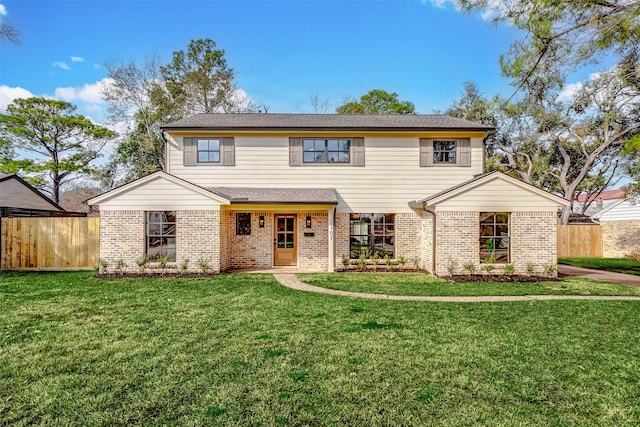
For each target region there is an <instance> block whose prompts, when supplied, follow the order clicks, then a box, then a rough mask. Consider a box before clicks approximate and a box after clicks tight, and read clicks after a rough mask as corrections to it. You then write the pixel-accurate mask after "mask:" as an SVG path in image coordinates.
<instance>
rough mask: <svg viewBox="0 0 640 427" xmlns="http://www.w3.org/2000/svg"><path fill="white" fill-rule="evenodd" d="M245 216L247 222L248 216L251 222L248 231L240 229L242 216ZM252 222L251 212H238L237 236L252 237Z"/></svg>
mask: <svg viewBox="0 0 640 427" xmlns="http://www.w3.org/2000/svg"><path fill="white" fill-rule="evenodd" d="M241 215H243V216H245V215H246V216H245V220H246V219H247V216H248V220H249V224H248V229H244V230H241V229H240V216H241ZM251 221H252V216H251V212H236V236H251V225H252V224H251Z"/></svg>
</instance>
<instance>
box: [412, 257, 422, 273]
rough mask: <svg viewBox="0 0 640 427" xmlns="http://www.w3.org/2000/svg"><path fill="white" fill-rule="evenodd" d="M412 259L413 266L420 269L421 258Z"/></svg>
mask: <svg viewBox="0 0 640 427" xmlns="http://www.w3.org/2000/svg"><path fill="white" fill-rule="evenodd" d="M411 261H412V262H413V268H415V269H416V270H420V258H418V257H415V258H413V259H412V260H411Z"/></svg>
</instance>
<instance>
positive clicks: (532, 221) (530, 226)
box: [511, 212, 558, 274]
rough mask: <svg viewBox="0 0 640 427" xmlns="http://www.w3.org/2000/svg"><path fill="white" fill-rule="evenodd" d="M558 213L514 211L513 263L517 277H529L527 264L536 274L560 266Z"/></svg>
mask: <svg viewBox="0 0 640 427" xmlns="http://www.w3.org/2000/svg"><path fill="white" fill-rule="evenodd" d="M557 224H558V219H557V216H556V214H555V212H513V213H512V214H511V262H512V263H513V265H514V267H515V269H516V274H525V272H526V266H527V263H532V264H533V265H534V266H535V272H536V273H539V274H541V273H543V271H544V268H545V267H547V266H549V265H556V264H557V238H556V232H557Z"/></svg>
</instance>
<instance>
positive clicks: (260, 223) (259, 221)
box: [258, 215, 264, 228]
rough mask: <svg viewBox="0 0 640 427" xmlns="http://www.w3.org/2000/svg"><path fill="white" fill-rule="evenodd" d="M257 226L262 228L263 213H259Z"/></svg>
mask: <svg viewBox="0 0 640 427" xmlns="http://www.w3.org/2000/svg"><path fill="white" fill-rule="evenodd" d="M258 227H260V228H264V215H260V217H259V218H258Z"/></svg>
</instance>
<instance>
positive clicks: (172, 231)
mask: <svg viewBox="0 0 640 427" xmlns="http://www.w3.org/2000/svg"><path fill="white" fill-rule="evenodd" d="M162 235H163V236H175V235H176V225H175V224H162Z"/></svg>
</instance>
